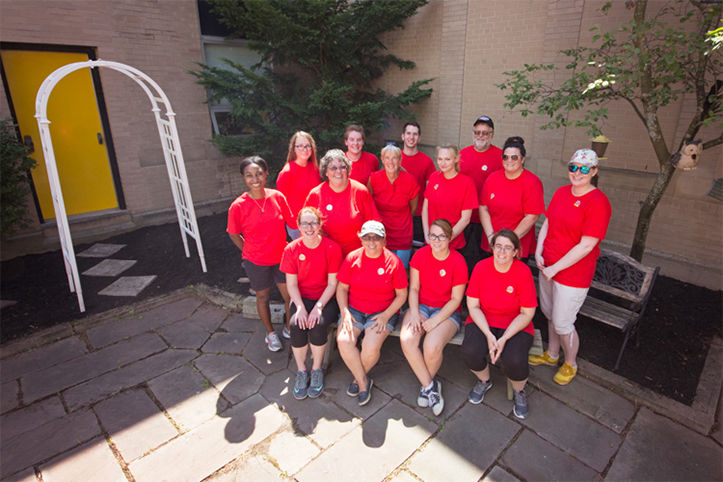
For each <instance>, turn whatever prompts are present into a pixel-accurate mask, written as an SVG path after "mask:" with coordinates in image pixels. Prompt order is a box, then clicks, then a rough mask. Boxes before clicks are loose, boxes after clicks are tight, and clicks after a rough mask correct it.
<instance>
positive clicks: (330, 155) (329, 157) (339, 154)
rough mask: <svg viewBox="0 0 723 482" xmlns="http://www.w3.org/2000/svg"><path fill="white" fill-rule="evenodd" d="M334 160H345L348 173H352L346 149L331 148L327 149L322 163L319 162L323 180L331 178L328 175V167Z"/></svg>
mask: <svg viewBox="0 0 723 482" xmlns="http://www.w3.org/2000/svg"><path fill="white" fill-rule="evenodd" d="M332 161H342V162H344V164H346V171H347V174H351V161H350V160H349V159H348V158H347V157H346V154H344V151H342V150H341V149H329V150H328V151H326V154H324V157H322V158H321V163H320V164H319V174H320V175H321V180H322V181H323V182H326V181H328V180H329V178H328V177H327V176H326V169H327V168H328V167H329V164H331V162H332Z"/></svg>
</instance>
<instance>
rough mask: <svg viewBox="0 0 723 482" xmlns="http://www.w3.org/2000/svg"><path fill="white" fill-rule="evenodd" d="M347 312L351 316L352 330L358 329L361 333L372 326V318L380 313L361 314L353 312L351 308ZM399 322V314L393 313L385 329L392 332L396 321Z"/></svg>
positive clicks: (356, 311)
mask: <svg viewBox="0 0 723 482" xmlns="http://www.w3.org/2000/svg"><path fill="white" fill-rule="evenodd" d="M349 312H350V313H351V316H352V325H354V328H358V329H360V330H361V331H364V330H365V329H367V328H369V327H370V326H372V325H373V324H374V321H372V318H374V317H375V316H376V315H378V314H379V313H381V311H377V312H376V313H371V314H367V313H363V312H361V311H359V310H355V309H354V308H352V307H351V306H350V307H349ZM398 320H399V313H394V315H392V317H391V318H389V320H387V326H386V329H387V330H389V331H390V332H391V331H394V327H395V326H397V321H398Z"/></svg>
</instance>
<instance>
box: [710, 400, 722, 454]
mask: <svg viewBox="0 0 723 482" xmlns="http://www.w3.org/2000/svg"><path fill="white" fill-rule="evenodd" d="M720 398H722V399H723V387H721V397H720ZM715 419H716V420H718V426H717V428H716V429H715V430H713V433H711V435H710V436H711V437H713V440H716V441H717V442H718V443H719V444H721V445H723V430H721V424H720V422H721V420H723V403H718V410H717V412H716V417H715Z"/></svg>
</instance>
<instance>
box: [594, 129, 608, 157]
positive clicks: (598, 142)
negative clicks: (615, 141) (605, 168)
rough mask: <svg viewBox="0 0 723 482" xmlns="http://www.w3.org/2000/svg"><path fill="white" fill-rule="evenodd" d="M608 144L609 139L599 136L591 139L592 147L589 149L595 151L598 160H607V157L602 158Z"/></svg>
mask: <svg viewBox="0 0 723 482" xmlns="http://www.w3.org/2000/svg"><path fill="white" fill-rule="evenodd" d="M608 144H610V139H608V138H607V137H605V136H604V135H602V134H600V135H599V136H597V137H593V138H592V146H591V147H590V148H591V149H592V150H593V151H595V154H597V157H598V159H607V157H603V156H604V155H605V149H607V148H608Z"/></svg>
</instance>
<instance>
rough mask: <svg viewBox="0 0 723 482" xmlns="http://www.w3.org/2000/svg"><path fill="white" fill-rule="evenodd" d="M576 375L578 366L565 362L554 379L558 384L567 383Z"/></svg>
mask: <svg viewBox="0 0 723 482" xmlns="http://www.w3.org/2000/svg"><path fill="white" fill-rule="evenodd" d="M575 375H577V368H575V367H573V366H572V365H570V364H569V363H563V364H562V366H561V367H560V369H559V370H557V373H555V376H554V377H552V379H553V380H554V381H555V383H557V384H558V385H567V384H568V383H570V382H571V381H572V379H573V378H575Z"/></svg>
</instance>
